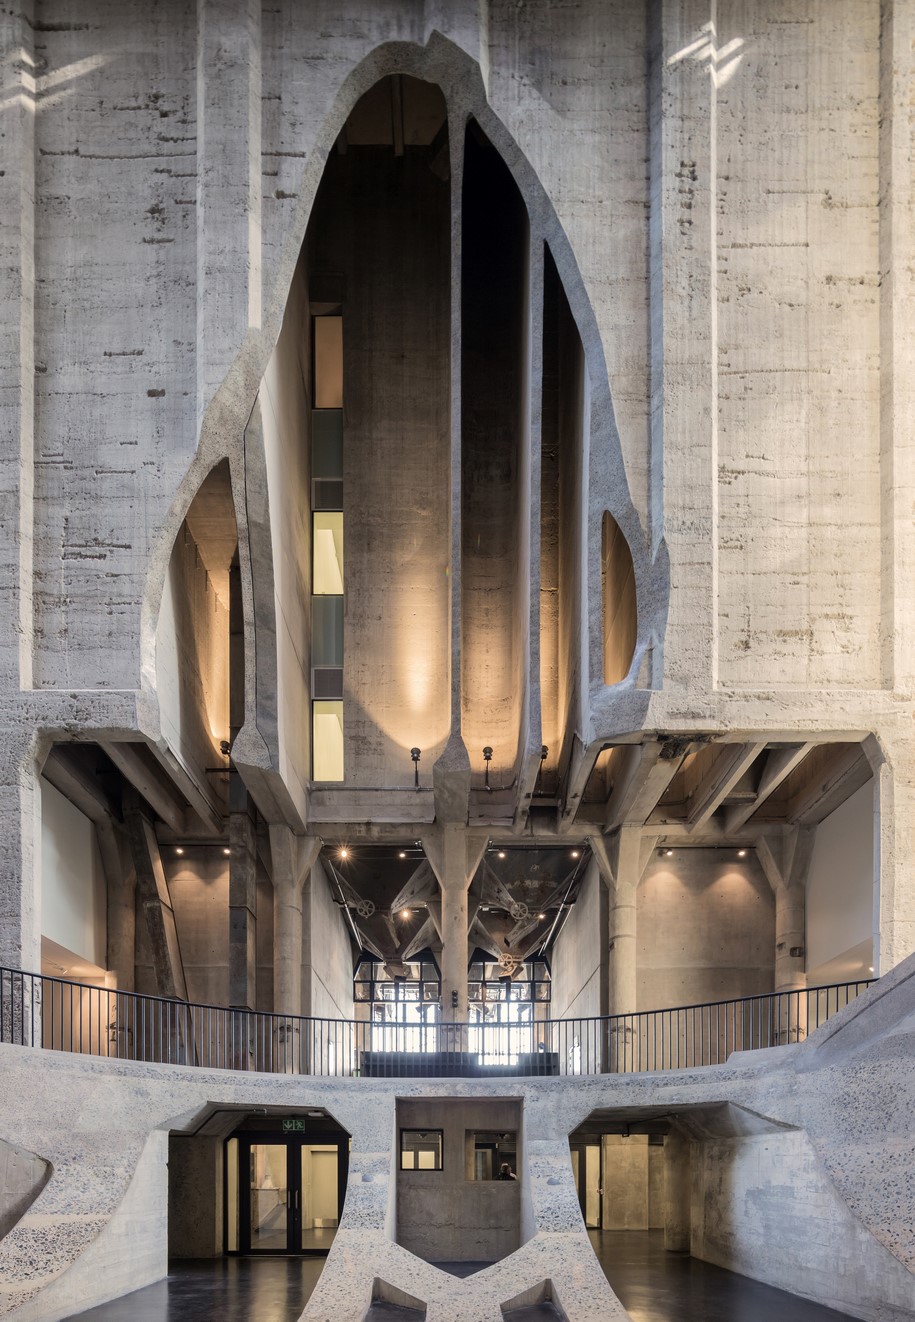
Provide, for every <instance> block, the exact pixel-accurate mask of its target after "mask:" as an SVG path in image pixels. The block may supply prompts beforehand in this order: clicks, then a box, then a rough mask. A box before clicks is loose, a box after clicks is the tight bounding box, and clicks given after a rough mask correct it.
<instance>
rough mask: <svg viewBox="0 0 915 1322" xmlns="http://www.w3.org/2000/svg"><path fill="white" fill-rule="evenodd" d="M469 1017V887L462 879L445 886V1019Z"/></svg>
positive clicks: (461, 1019)
mask: <svg viewBox="0 0 915 1322" xmlns="http://www.w3.org/2000/svg"><path fill="white" fill-rule="evenodd" d="M466 1018H467V887H466V886H465V885H464V878H463V876H460V875H459V876H455V877H447V879H446V881H445V884H444V885H443V886H442V1019H443V1020H445V1021H448V1020H450V1021H452V1022H457V1021H461V1022H462V1021H463V1020H465V1019H466Z"/></svg>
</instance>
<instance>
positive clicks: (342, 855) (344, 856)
mask: <svg viewBox="0 0 915 1322" xmlns="http://www.w3.org/2000/svg"><path fill="white" fill-rule="evenodd" d="M338 857H339V858H342V859H343V861H344V862H346V860H347V859H348V858H349V850H348V849H347V848H346V846H345V845H344V847H343V848H342V849H341V850H340V853H339V855H338Z"/></svg>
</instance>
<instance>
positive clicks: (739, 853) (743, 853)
mask: <svg viewBox="0 0 915 1322" xmlns="http://www.w3.org/2000/svg"><path fill="white" fill-rule="evenodd" d="M746 856H747V851H746V850H745V849H738V851H737V857H738V858H746Z"/></svg>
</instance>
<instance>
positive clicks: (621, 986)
mask: <svg viewBox="0 0 915 1322" xmlns="http://www.w3.org/2000/svg"><path fill="white" fill-rule="evenodd" d="M656 843H657V835H655V834H654V833H653V832H652V833H651V834H648V835H646V834H645V833H644V832H643V830H642V828H641V827H639V826H623V827H621V828H620V830H619V831H617V832H616V833H615V834H614V835H613V836H610V837H609V838H608V837H607V836H603V835H595V836H592V838H591V851H592V853H593V855H594V858H595V860H596V862H597V866H598V869H599V870H600V875H601V878H602V879H603V881H604V884H605V885H606V887H607V895H608V923H607V928H608V941H607V965H608V967H607V990H608V996H607V999H608V1012H609V1013H610V1014H611V1015H634V1014H635V1012H636V1010H637V1008H638V959H637V950H636V938H637V935H638V916H637V915H638V908H637V906H638V889H639V882H640V881H641V879H642V873H643V872H644V871H645V868H646V866H647V864H648V860H649V858H650V857H651V854H652V851H653V849H654V847H655V844H656ZM635 1046H636V1043H635V1033H634V1024H633V1023H632V1022H631V1021H628V1020H627V1021H625V1022H621V1023H618V1024H616V1025H614V1026H613V1029H612V1035H611V1037H610V1039H609V1040H608V1041H607V1042H606V1043H605V1050H606V1059H605V1061H604V1064H603V1068H604V1069H605V1070H607V1071H609V1072H611V1073H623V1072H625V1071H627V1070H629V1069H631V1068H632V1057H633V1053H634V1050H635Z"/></svg>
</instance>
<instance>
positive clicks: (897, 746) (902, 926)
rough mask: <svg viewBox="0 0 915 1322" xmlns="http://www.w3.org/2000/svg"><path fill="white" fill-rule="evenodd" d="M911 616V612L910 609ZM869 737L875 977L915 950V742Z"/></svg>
mask: <svg viewBox="0 0 915 1322" xmlns="http://www.w3.org/2000/svg"><path fill="white" fill-rule="evenodd" d="M913 616H915V612H913ZM884 742H885V743H887V744H888V746H887V748H886V755H885V756H884V752H883V750H882V749H881V748H880V746H879V745H878V744H877V740H876V739H873V738H870V739H867V740H866V741H865V744H864V748H865V752H866V753H867V756H868V760H869V762H870V764H871V766H872V768H873V770H874V856H875V857H874V876H875V880H874V969H875V972H876V973H877V975H878V977H879V976H881V975H882V974H884V973H888V972H889V971H890V969H892V968H894V967H895V966H896V965H897V964H898V963H899V962H900V960H903V959H905V957H906V956H907V955H910V954H911V953H912V952H913V951H915V868H913V867H912V858H913V856H915V742H913V740H912V739H911V738H908V737H906V738H898V739H893V740H892V741H891V742H890V741H884Z"/></svg>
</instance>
